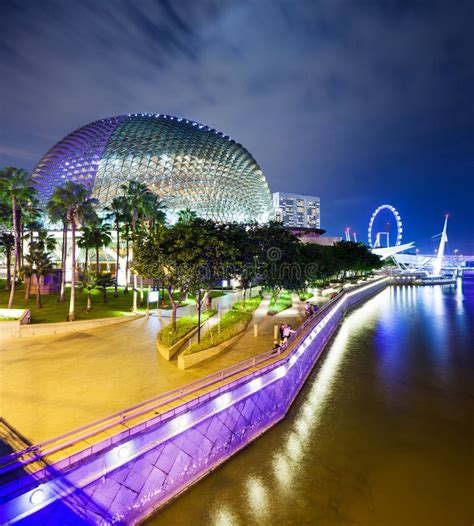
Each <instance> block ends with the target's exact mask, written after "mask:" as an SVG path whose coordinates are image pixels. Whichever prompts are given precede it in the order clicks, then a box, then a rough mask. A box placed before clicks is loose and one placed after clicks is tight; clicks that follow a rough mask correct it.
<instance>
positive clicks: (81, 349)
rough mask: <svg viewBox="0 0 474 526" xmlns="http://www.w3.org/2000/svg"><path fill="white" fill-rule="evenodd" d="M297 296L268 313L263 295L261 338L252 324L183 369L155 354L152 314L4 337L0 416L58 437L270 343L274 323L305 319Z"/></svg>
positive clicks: (25, 429) (37, 437)
mask: <svg viewBox="0 0 474 526" xmlns="http://www.w3.org/2000/svg"><path fill="white" fill-rule="evenodd" d="M294 302H295V304H294V306H293V307H292V308H291V309H288V310H286V311H284V312H282V313H279V314H277V315H275V316H272V317H270V316H265V313H266V308H268V300H264V301H263V302H262V304H261V306H260V307H259V309H257V311H256V313H255V316H254V320H255V322H256V323H258V324H259V337H258V338H255V337H254V336H253V323H252V322H251V324H250V325H249V328H248V330H247V331H246V332H245V333H244V334H243V336H242V337H241V338H239V340H238V341H237V342H236V343H235V344H234V345H233V347H232V349H230V350H227V351H226V352H225V353H223V354H222V355H221V356H219V357H217V358H216V359H214V360H212V361H208V362H207V363H206V362H205V363H203V364H202V365H200V366H196V367H192V368H190V369H187V370H185V371H180V370H179V369H178V368H177V367H176V365H175V363H170V362H167V361H166V360H165V359H164V358H162V357H161V355H160V354H159V353H158V352H157V350H156V347H155V339H156V334H157V333H158V331H159V329H160V322H159V320H158V319H157V318H156V317H154V316H152V317H150V318H149V319H148V320H147V319H140V320H135V321H131V322H128V323H123V324H119V325H116V326H112V327H104V328H101V329H94V330H89V331H83V332H79V333H75V334H63V335H58V336H44V337H36V338H29V339H24V340H16V341H10V342H5V341H3V342H0V415H1V416H2V417H3V418H5V419H6V420H7V422H8V423H9V424H10V425H11V426H13V427H14V428H15V429H16V430H17V431H19V432H20V433H22V434H23V435H24V436H25V437H26V438H27V439H29V440H30V441H32V442H39V441H42V440H46V439H48V438H52V437H54V436H56V435H59V434H61V433H64V432H65V431H68V430H71V429H74V428H76V427H79V426H81V425H84V424H87V423H90V422H92V421H94V420H97V419H99V418H102V417H104V416H107V415H109V414H111V413H114V412H116V411H120V410H121V409H124V408H127V407H130V406H132V405H134V404H136V403H139V402H142V401H144V400H147V399H149V398H152V397H154V396H156V395H158V394H160V393H164V392H166V391H169V390H171V389H174V388H176V387H179V386H180V385H184V384H187V383H189V382H192V381H193V380H196V379H198V378H200V377H202V376H206V375H208V374H211V373H213V372H215V371H218V370H220V369H222V368H223V367H227V366H229V365H232V364H234V363H237V362H239V361H241V360H245V359H246V358H250V357H252V356H255V355H257V354H260V353H262V352H264V351H266V350H268V349H270V348H272V346H273V326H274V325H275V324H279V323H290V324H291V325H292V326H293V327H294V328H295V327H296V326H297V324H298V323H299V322H301V319H302V312H303V306H302V302H300V301H299V299H298V298H294ZM298 318H299V319H298Z"/></svg>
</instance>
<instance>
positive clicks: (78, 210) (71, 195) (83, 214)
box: [51, 181, 98, 321]
mask: <svg viewBox="0 0 474 526" xmlns="http://www.w3.org/2000/svg"><path fill="white" fill-rule="evenodd" d="M51 199H52V200H53V201H55V202H58V203H61V204H62V205H63V206H64V208H65V210H66V218H67V222H68V224H69V225H70V226H71V295H70V300H69V314H68V317H67V319H68V321H74V320H75V319H76V314H75V311H74V303H75V288H76V229H77V227H78V226H79V225H80V224H81V223H84V222H86V221H90V220H91V219H92V218H93V217H94V216H95V210H94V205H96V204H98V201H97V199H94V198H90V197H89V190H87V188H86V187H85V186H83V185H81V184H79V183H74V182H72V181H67V182H66V183H65V184H64V186H60V187H57V188H55V189H54V192H53V196H52V198H51Z"/></svg>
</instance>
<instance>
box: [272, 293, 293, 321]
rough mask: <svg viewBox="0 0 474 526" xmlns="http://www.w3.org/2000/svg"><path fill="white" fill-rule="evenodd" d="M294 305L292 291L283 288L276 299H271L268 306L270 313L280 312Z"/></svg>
mask: <svg viewBox="0 0 474 526" xmlns="http://www.w3.org/2000/svg"><path fill="white" fill-rule="evenodd" d="M292 305H293V302H292V301H291V293H290V292H288V291H287V290H283V291H282V292H280V294H279V296H278V297H277V298H276V301H275V300H274V299H273V298H272V299H271V301H270V305H269V306H268V314H270V315H273V314H277V313H278V312H282V311H284V310H286V309H289V308H290V307H291V306H292Z"/></svg>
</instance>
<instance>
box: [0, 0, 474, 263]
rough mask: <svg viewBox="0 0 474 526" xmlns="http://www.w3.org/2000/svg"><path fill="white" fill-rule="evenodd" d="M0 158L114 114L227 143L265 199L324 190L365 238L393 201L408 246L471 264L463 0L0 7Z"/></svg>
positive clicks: (328, 221)
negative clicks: (241, 153)
mask: <svg viewBox="0 0 474 526" xmlns="http://www.w3.org/2000/svg"><path fill="white" fill-rule="evenodd" d="M0 10H1V11H0V95H1V96H0V117H1V126H0V166H4V165H15V166H18V167H24V168H26V169H28V170H31V169H32V168H33V167H34V166H35V164H36V162H37V161H38V160H39V159H40V158H41V156H42V155H43V154H44V153H45V152H46V151H47V150H48V149H49V148H50V147H51V146H52V145H53V144H54V143H55V142H57V141H58V140H59V139H61V138H62V137H63V136H64V135H66V134H68V133H69V132H71V131H73V130H74V129H76V128H78V127H79V126H81V125H84V124H86V123H88V122H90V121H93V120H96V119H99V118H102V117H108V116H113V115H117V114H122V113H136V112H150V113H151V112H154V113H166V114H170V115H176V116H181V117H186V118H189V119H193V120H196V121H199V122H202V123H204V124H206V125H209V126H211V127H213V128H216V129H218V130H220V131H223V132H224V133H226V134H228V135H230V136H231V137H232V138H234V139H235V140H236V141H238V142H240V143H242V144H243V145H244V146H245V147H246V148H247V149H248V150H249V151H250V152H251V153H252V154H253V156H254V157H255V158H256V159H257V161H258V162H259V164H260V166H261V168H262V170H263V171H264V173H265V175H266V176H267V179H268V181H269V184H270V188H271V190H272V191H278V190H280V191H290V192H296V193H306V194H309V195H318V196H320V197H321V209H322V227H323V228H326V229H327V230H328V234H332V235H343V230H344V228H345V227H346V226H351V227H352V229H353V230H354V231H356V232H357V233H358V237H359V239H362V240H365V239H366V231H367V223H368V220H369V217H370V215H371V213H372V211H373V209H374V208H376V207H377V206H378V205H379V204H383V203H390V204H392V205H394V206H395V207H396V208H397V209H398V210H399V212H400V214H401V216H402V219H403V221H404V227H405V228H404V230H405V232H404V241H412V240H413V241H416V242H417V246H418V247H419V248H420V249H421V250H422V251H424V250H429V249H430V250H432V249H433V248H434V246H435V245H434V241H431V240H430V237H431V236H432V235H434V234H436V233H438V232H440V231H441V228H442V222H443V215H444V213H445V212H449V213H450V214H451V219H450V225H449V228H448V238H449V244H448V253H452V252H453V251H454V249H456V248H457V249H459V251H460V252H461V253H462V252H464V253H466V252H470V253H471V254H474V234H473V231H474V102H473V98H474V29H473V28H474V1H471V0H468V1H466V2H456V1H455V0H442V1H440V2H434V1H433V2H428V1H427V2H414V1H407V2H390V1H382V0H380V1H375V0H374V1H367V2H362V1H345V2H344V1H342V2H340V1H337V0H313V1H308V2H306V1H304V0H287V1H278V0H268V1H266V0H254V1H239V2H237V1H236V2H233V1H225V0H215V1H212V0H176V1H171V0H165V1H163V0H162V1H148V0H140V1H138V0H135V1H134V2H121V1H117V0H88V1H87V0H84V1H80V0H75V1H72V0H70V1H66V0H61V1H58V2H50V1H48V0H31V1H28V0H24V1H13V2H8V1H3V0H0Z"/></svg>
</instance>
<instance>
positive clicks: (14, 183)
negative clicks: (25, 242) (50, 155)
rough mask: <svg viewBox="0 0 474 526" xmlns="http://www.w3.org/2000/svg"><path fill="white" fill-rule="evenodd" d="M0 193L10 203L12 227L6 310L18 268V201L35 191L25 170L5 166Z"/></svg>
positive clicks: (12, 294)
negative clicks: (9, 282) (10, 270)
mask: <svg viewBox="0 0 474 526" xmlns="http://www.w3.org/2000/svg"><path fill="white" fill-rule="evenodd" d="M0 192H1V193H2V194H3V200H5V198H8V199H9V200H10V202H11V211H12V225H13V236H14V246H13V257H14V260H13V274H12V277H11V286H10V297H9V299H8V308H9V309H11V308H12V306H13V300H14V297H15V285H16V281H17V275H18V271H19V267H20V243H21V239H20V235H21V234H20V225H19V215H20V207H19V201H26V200H28V199H29V197H30V196H31V195H33V194H34V192H35V189H34V188H33V186H32V184H31V177H30V175H29V174H28V172H27V171H26V170H23V169H21V168H14V167H13V166H7V167H6V168H4V169H3V170H0Z"/></svg>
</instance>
